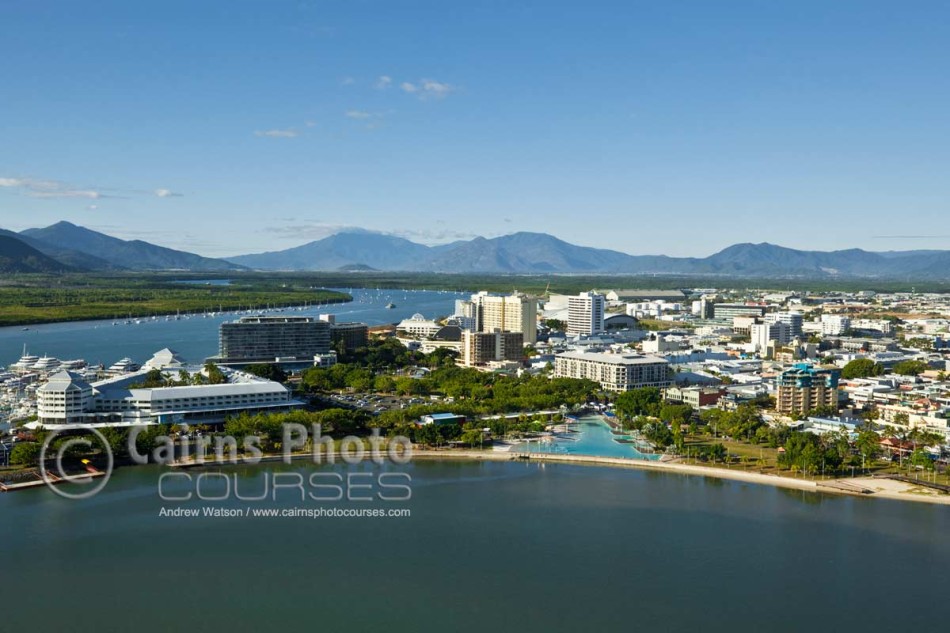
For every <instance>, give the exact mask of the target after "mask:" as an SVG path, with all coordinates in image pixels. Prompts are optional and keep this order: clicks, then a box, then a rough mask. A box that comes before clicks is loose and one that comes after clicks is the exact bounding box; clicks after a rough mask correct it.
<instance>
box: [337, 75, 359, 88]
mask: <svg viewBox="0 0 950 633" xmlns="http://www.w3.org/2000/svg"><path fill="white" fill-rule="evenodd" d="M340 83H341V84H342V85H344V86H352V85H353V84H355V83H356V80H355V79H353V78H352V77H344V78H343V79H342V80H341V81H340Z"/></svg>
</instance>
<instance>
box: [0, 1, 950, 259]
mask: <svg viewBox="0 0 950 633" xmlns="http://www.w3.org/2000/svg"><path fill="white" fill-rule="evenodd" d="M0 59H2V60H3V68H4V71H3V73H2V75H0V227H3V228H10V229H16V230H19V229H23V228H28V227H32V226H42V225H46V224H50V223H52V222H55V221H58V220H61V219H66V220H70V221H73V222H76V223H79V224H83V225H86V226H89V227H92V228H97V229H100V230H103V231H105V232H109V233H111V234H114V235H118V236H120V237H124V238H127V239H131V238H140V239H145V240H149V241H153V242H156V243H159V244H162V245H167V246H172V247H177V248H183V249H186V250H191V251H194V252H198V253H201V254H205V255H212V256H221V255H234V254H239V253H245V252H258V251H263V250H275V249H282V248H288V247H291V246H296V245H298V244H301V243H304V242H306V241H309V240H311V239H318V238H320V237H323V236H325V235H327V234H330V233H332V232H335V231H336V230H339V228H340V227H346V226H359V227H364V228H368V229H374V230H381V231H387V232H393V233H397V234H399V235H403V236H405V237H408V238H410V239H413V240H416V241H422V242H426V243H437V242H445V241H450V240H454V239H463V238H469V237H472V236H474V235H486V236H494V235H500V234H504V233H511V232H514V231H543V232H548V233H552V234H554V235H557V236H558V237H561V238H562V239H566V240H569V241H572V242H575V243H579V244H584V245H590V246H599V247H605V248H614V249H617V250H622V251H625V252H630V253H637V254H641V253H666V254H670V255H697V256H703V255H707V254H710V253H712V252H715V251H717V250H719V249H721V248H723V247H725V246H727V245H729V244H732V243H735V242H744V241H752V242H759V241H770V242H773V243H778V244H782V245H786V246H791V247H797V248H813V249H822V250H825V249H834V248H851V247H860V248H866V249H869V250H890V249H912V248H950V236H948V234H950V226H948V224H950V222H948V217H950V209H948V199H950V196H948V194H950V175H948V174H950V170H948V167H950V160H948V159H950V105H948V104H950V74H948V68H950V5H948V4H947V3H946V2H926V1H915V2H913V3H897V2H875V1H872V0H862V1H853V2H851V1H846V0H835V1H834V2H828V1H827V0H824V1H821V2H809V1H804V0H795V1H791V0H789V1H787V2H778V1H768V0H760V1H748V2H725V1H724V2H709V1H708V0H704V1H697V2H687V1H675V0H670V1H668V2H661V1H652V2H639V1H635V0H628V1H624V2H595V1H590V0H588V1H584V2H557V1H550V0H549V1H544V2H541V1H538V2H534V1H531V2H524V1H521V2H519V1H516V0H510V1H506V2H461V1H450V0H441V1H416V2H408V1H399V0H389V1H382V0H380V1H377V2H368V1H366V2H361V1H359V0H346V1H345V0H327V1H306V0H304V1H296V2H280V1H278V0H256V1H249V0H229V1H227V2H225V1H220V2H210V1H207V2H195V1H194V0H189V1H181V0H162V1H161V2H153V1H151V0H136V1H135V2H129V1H128V0H123V1H115V2H110V1H98V2H97V1H93V0H89V1H86V2H71V1H66V0H61V1H44V0H4V3H3V6H2V10H0ZM898 236H900V237H898Z"/></svg>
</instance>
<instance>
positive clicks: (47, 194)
mask: <svg viewBox="0 0 950 633" xmlns="http://www.w3.org/2000/svg"><path fill="white" fill-rule="evenodd" d="M26 195H28V196H30V197H31V198H89V199H91V200H98V199H99V198H106V197H113V196H105V195H103V194H101V193H99V192H98V191H93V190H91V189H61V190H58V191H27V192H26Z"/></svg>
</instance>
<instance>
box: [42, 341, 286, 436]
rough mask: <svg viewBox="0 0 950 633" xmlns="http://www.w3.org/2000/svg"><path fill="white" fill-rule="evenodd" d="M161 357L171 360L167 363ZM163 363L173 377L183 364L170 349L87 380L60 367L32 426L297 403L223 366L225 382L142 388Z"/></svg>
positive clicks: (202, 415)
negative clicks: (142, 364)
mask: <svg viewBox="0 0 950 633" xmlns="http://www.w3.org/2000/svg"><path fill="white" fill-rule="evenodd" d="M162 361H166V362H169V365H168V366H160V365H162ZM152 369H161V370H164V371H165V372H166V376H168V377H169V378H170V379H172V380H175V379H177V378H178V375H179V372H180V371H181V370H183V369H184V370H186V371H187V370H191V372H192V373H196V372H199V371H201V368H200V367H184V366H182V365H181V364H180V360H179V359H178V358H177V357H176V356H175V355H174V353H173V352H170V351H169V350H163V351H162V352H159V354H156V356H155V358H153V359H152V360H151V361H149V362H148V363H146V368H144V369H142V370H139V371H137V372H133V373H130V374H125V375H122V376H116V377H113V378H109V379H107V380H102V381H99V382H93V383H89V382H86V381H85V380H83V379H82V377H81V376H80V375H78V374H75V373H72V372H66V371H63V372H60V373H58V374H54V375H53V376H52V377H51V378H50V380H49V381H48V382H47V383H46V384H44V385H42V386H41V387H39V388H38V389H37V393H36V395H37V421H36V422H35V423H33V424H32V425H27V426H33V427H46V426H56V427H60V428H62V427H63V426H64V425H74V424H83V425H89V426H96V427H104V426H134V425H144V424H181V423H194V424H204V423H218V422H222V421H224V419H225V418H226V417H227V416H228V415H230V414H234V413H239V412H241V411H260V410H268V411H274V410H287V409H292V408H296V407H298V406H301V405H302V403H301V402H299V401H297V400H294V399H293V398H292V395H291V392H290V390H289V389H287V388H286V387H284V386H283V385H282V384H280V383H277V382H274V381H271V380H264V379H262V378H258V377H256V376H252V375H250V374H245V373H242V372H238V371H232V370H228V369H222V371H223V372H224V373H225V375H226V376H227V378H228V382H227V383H225V384H219V385H188V386H180V387H158V388H144V387H136V385H137V384H141V383H142V382H143V381H144V380H145V378H146V376H147V375H148V373H149V371H151V370H152Z"/></svg>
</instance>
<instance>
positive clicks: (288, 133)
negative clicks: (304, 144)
mask: <svg viewBox="0 0 950 633" xmlns="http://www.w3.org/2000/svg"><path fill="white" fill-rule="evenodd" d="M254 136H263V137H267V138H297V137H298V136H300V132H298V131H297V130H295V129H293V128H287V129H285V130H257V131H256V132H254Z"/></svg>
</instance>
